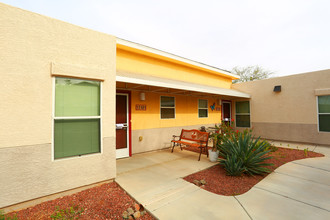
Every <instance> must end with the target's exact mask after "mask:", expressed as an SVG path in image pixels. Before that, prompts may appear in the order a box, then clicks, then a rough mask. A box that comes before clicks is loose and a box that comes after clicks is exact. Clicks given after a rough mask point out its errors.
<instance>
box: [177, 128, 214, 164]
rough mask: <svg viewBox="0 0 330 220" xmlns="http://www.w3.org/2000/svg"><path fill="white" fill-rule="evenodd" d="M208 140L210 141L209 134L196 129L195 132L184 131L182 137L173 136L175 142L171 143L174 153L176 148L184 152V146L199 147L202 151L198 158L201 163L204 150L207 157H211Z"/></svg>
mask: <svg viewBox="0 0 330 220" xmlns="http://www.w3.org/2000/svg"><path fill="white" fill-rule="evenodd" d="M176 139H178V140H176ZM208 140H209V133H208V132H202V131H199V130H196V129H193V130H185V129H182V131H181V134H180V136H175V135H173V140H172V141H171V143H172V144H173V146H172V153H173V150H174V147H175V146H180V148H181V150H182V145H185V146H191V147H197V148H199V149H200V154H199V158H198V161H199V160H200V159H201V154H202V150H205V151H206V155H207V157H209V151H208V146H207V145H208Z"/></svg>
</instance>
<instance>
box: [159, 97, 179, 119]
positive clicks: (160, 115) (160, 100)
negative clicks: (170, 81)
mask: <svg viewBox="0 0 330 220" xmlns="http://www.w3.org/2000/svg"><path fill="white" fill-rule="evenodd" d="M162 97H171V98H174V107H162ZM175 103H176V101H175V97H174V96H167V95H161V96H160V98H159V106H160V109H159V113H160V114H159V117H160V119H163V120H166V119H175V118H176V111H175V108H176V105H175ZM162 108H171V109H172V108H173V109H174V118H162Z"/></svg>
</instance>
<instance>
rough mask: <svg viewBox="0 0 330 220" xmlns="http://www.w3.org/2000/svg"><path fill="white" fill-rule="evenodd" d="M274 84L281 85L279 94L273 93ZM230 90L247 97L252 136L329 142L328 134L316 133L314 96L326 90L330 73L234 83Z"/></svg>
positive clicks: (316, 118) (329, 83) (328, 85)
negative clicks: (248, 95)
mask: <svg viewBox="0 0 330 220" xmlns="http://www.w3.org/2000/svg"><path fill="white" fill-rule="evenodd" d="M277 85H281V87H282V91H281V92H278V93H276V92H273V89H274V86H277ZM232 88H233V89H236V90H239V91H242V92H246V93H248V94H250V95H251V100H250V107H251V122H252V127H253V128H254V132H255V134H256V135H260V136H262V137H264V138H270V139H277V140H286V141H298V142H307V143H316V144H329V143H330V133H329V132H318V125H317V123H318V116H317V95H319V94H322V95H327V94H326V92H327V91H330V90H329V88H330V70H324V71H317V72H311V73H304V74H298V75H291V76H286V77H278V78H271V79H266V80H259V81H253V82H246V83H238V84H233V85H232ZM328 93H329V94H328V95H330V92H328Z"/></svg>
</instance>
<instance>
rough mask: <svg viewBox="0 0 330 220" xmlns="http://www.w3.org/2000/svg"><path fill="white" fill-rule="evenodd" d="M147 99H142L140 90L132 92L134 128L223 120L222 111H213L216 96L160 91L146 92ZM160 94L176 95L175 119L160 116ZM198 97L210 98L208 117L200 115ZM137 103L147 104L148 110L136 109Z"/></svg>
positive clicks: (203, 123) (204, 123) (197, 123)
mask: <svg viewBox="0 0 330 220" xmlns="http://www.w3.org/2000/svg"><path fill="white" fill-rule="evenodd" d="M145 94H146V95H145V96H146V100H145V101H140V99H139V92H136V91H133V92H132V98H131V99H132V106H131V111H132V130H140V129H152V128H166V127H179V126H181V127H183V126H191V125H206V124H212V123H213V124H214V123H219V122H220V121H221V111H216V110H214V111H212V110H211V108H210V105H213V103H215V104H216V107H218V108H220V107H221V106H219V105H217V104H218V102H217V100H216V99H215V98H199V97H193V96H182V95H171V94H166V93H164V94H159V93H150V92H149V93H148V92H146V93H145ZM160 96H172V97H175V119H161V118H160ZM198 99H207V100H208V112H209V115H208V117H207V118H199V117H198ZM136 104H145V105H146V107H147V109H146V111H139V110H135V105H136Z"/></svg>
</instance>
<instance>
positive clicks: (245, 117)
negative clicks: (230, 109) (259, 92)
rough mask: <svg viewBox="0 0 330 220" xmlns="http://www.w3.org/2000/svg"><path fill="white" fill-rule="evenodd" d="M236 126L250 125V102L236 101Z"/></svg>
mask: <svg viewBox="0 0 330 220" xmlns="http://www.w3.org/2000/svg"><path fill="white" fill-rule="evenodd" d="M235 109H236V127H250V102H249V101H242V102H236V105H235Z"/></svg>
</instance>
